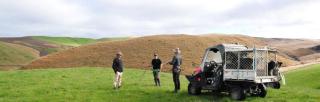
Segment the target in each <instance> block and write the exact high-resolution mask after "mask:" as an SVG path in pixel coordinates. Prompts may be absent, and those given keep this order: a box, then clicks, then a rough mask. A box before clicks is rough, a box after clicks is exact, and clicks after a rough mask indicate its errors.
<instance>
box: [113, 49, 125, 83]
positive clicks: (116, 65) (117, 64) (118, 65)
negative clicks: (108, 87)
mask: <svg viewBox="0 0 320 102" xmlns="http://www.w3.org/2000/svg"><path fill="white" fill-rule="evenodd" d="M121 56H122V53H121V52H118V53H117V54H116V57H115V58H114V59H113V63H112V69H113V71H114V73H115V78H114V82H113V85H114V89H119V88H120V87H121V78H122V72H123V63H122V58H121Z"/></svg>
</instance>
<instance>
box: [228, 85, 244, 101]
mask: <svg viewBox="0 0 320 102" xmlns="http://www.w3.org/2000/svg"><path fill="white" fill-rule="evenodd" d="M230 94H231V98H232V99H234V100H244V99H246V93H245V90H244V89H243V88H241V87H233V88H231V92H230Z"/></svg>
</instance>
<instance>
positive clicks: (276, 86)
mask: <svg viewBox="0 0 320 102" xmlns="http://www.w3.org/2000/svg"><path fill="white" fill-rule="evenodd" d="M272 84H273V85H272V87H273V88H275V89H280V87H281V85H280V82H275V83H272Z"/></svg>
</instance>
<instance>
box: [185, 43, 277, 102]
mask: <svg viewBox="0 0 320 102" xmlns="http://www.w3.org/2000/svg"><path fill="white" fill-rule="evenodd" d="M280 66H281V62H280V63H279V62H277V51H276V50H272V49H269V48H267V47H265V48H262V49H258V48H248V47H246V46H244V45H238V44H220V45H217V46H213V47H209V48H207V49H206V51H205V54H204V57H203V60H202V63H201V65H200V68H201V72H200V73H196V74H193V75H187V76H186V78H187V79H188V80H189V85H188V93H189V94H191V95H199V94H201V90H211V91H213V92H226V93H228V94H230V96H231V98H232V99H236V100H244V99H245V98H246V96H247V95H248V94H249V95H251V96H260V97H265V96H266V95H267V87H272V88H275V89H279V88H280V81H281V79H282V76H283V75H281V73H280V71H279V68H280Z"/></svg>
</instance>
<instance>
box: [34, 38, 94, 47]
mask: <svg viewBox="0 0 320 102" xmlns="http://www.w3.org/2000/svg"><path fill="white" fill-rule="evenodd" d="M32 38H34V39H37V40H42V41H47V42H50V43H55V44H60V45H67V46H81V45H84V44H89V43H94V42H96V40H95V39H90V38H72V37H48V36H34V37H32Z"/></svg>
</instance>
